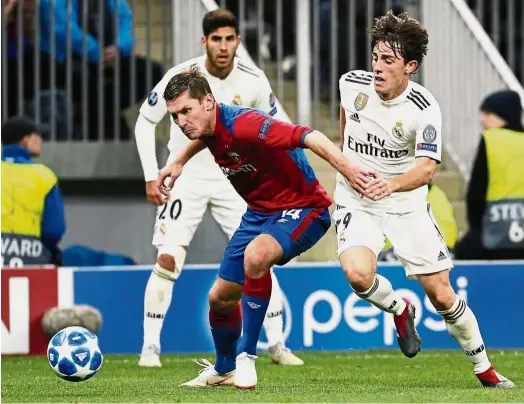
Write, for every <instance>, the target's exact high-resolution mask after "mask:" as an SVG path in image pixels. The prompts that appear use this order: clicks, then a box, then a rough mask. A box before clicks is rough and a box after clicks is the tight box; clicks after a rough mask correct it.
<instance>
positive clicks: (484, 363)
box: [438, 296, 491, 373]
mask: <svg viewBox="0 0 524 404" xmlns="http://www.w3.org/2000/svg"><path fill="white" fill-rule="evenodd" d="M438 313H439V314H440V315H441V316H442V317H444V320H445V321H446V327H448V331H449V334H450V335H451V336H452V337H453V338H455V339H456V340H457V342H458V343H459V344H460V346H461V347H462V349H463V350H464V353H465V354H466V356H467V357H468V358H469V360H470V361H471V362H472V363H473V368H474V370H475V373H482V372H484V371H486V370H488V369H489V368H490V366H491V362H490V361H489V359H488V353H487V352H486V347H485V346H484V341H483V340H482V335H480V329H479V325H478V323H477V318H476V317H475V314H473V312H472V311H471V309H470V308H469V306H468V305H467V304H466V302H465V301H464V300H462V299H461V298H460V297H459V296H457V299H456V300H455V303H453V306H451V308H450V309H449V310H444V311H439V312H438Z"/></svg>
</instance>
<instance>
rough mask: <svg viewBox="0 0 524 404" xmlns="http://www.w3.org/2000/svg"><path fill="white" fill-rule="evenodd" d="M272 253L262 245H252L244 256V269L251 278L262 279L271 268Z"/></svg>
mask: <svg viewBox="0 0 524 404" xmlns="http://www.w3.org/2000/svg"><path fill="white" fill-rule="evenodd" d="M270 255H271V254H270V253H269V252H268V250H267V249H266V248H264V247H263V246H262V245H260V244H250V245H248V247H247V248H246V252H245V254H244V269H245V272H246V275H247V276H249V277H250V278H254V279H257V278H260V277H261V276H263V275H264V274H265V273H266V272H268V271H269V270H270V268H271V265H272V263H271V258H270Z"/></svg>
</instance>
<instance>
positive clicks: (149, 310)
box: [144, 271, 174, 347]
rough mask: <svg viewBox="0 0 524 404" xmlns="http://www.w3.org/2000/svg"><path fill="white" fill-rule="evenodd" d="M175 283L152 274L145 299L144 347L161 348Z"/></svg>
mask: <svg viewBox="0 0 524 404" xmlns="http://www.w3.org/2000/svg"><path fill="white" fill-rule="evenodd" d="M173 285H174V282H173V280H171V279H168V278H165V277H162V276H160V275H158V274H157V273H155V272H154V271H152V272H151V275H150V276H149V281H148V282H147V286H146V293H145V298H144V346H147V345H155V346H158V347H160V332H161V331H162V326H163V324H164V317H165V315H166V313H167V310H168V309H169V305H170V304H171V298H172V296H173Z"/></svg>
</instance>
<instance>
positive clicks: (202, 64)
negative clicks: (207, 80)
mask: <svg viewBox="0 0 524 404" xmlns="http://www.w3.org/2000/svg"><path fill="white" fill-rule="evenodd" d="M206 59H207V56H206V55H203V56H202V57H201V58H200V60H199V61H198V67H199V68H200V70H201V71H202V72H203V73H204V75H205V76H206V77H213V78H214V79H216V80H227V79H228V78H229V77H230V76H231V75H232V74H233V73H234V72H235V71H236V70H237V65H238V58H237V57H236V56H235V57H234V58H233V70H231V72H230V73H229V74H228V75H227V77H225V78H223V79H219V78H218V77H216V76H213V75H212V74H211V73H209V71H208V70H207V68H206Z"/></svg>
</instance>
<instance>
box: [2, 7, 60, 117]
mask: <svg viewBox="0 0 524 404" xmlns="http://www.w3.org/2000/svg"><path fill="white" fill-rule="evenodd" d="M35 1H36V0H7V3H6V2H5V1H4V9H3V11H4V13H5V20H6V23H7V63H6V64H4V65H3V66H2V68H7V87H8V94H9V102H8V103H7V114H8V117H11V116H15V115H18V114H19V113H26V114H27V113H28V112H29V110H30V109H31V103H33V102H34V100H35V95H36V94H37V93H36V92H35V91H38V92H43V93H44V94H45V93H46V92H48V91H49V89H50V87H51V63H54V61H52V60H51V57H50V55H49V54H48V53H46V52H41V51H40V50H39V49H38V50H36V52H35V48H34V40H35V29H34V27H35V25H34V22H35V9H36V5H35ZM20 8H21V9H22V10H21V14H20V13H19V9H20ZM19 15H21V18H19ZM36 34H38V33H36ZM20 36H21V38H20ZM19 39H21V44H22V47H21V48H19V46H18V45H19ZM20 63H21V65H22V67H23V68H22V71H21V73H22V75H21V76H20V77H19V71H18V66H19V64H20ZM61 68H62V66H61V65H59V64H55V89H56V88H64V85H65V80H64V78H65V72H64V71H62V69H61ZM36 71H38V77H39V79H38V88H36V82H35V72H36ZM19 86H21V88H22V98H23V100H22V110H21V111H19V105H20V100H19V92H18V90H19ZM44 104H45V103H44ZM41 114H43V111H41ZM41 119H42V120H44V121H45V117H41Z"/></svg>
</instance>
